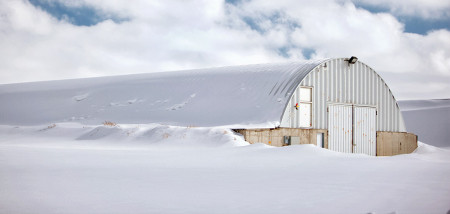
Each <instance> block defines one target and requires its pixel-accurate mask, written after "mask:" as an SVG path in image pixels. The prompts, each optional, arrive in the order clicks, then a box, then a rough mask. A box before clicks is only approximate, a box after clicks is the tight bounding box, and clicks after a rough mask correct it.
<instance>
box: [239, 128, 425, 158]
mask: <svg viewBox="0 0 450 214" xmlns="http://www.w3.org/2000/svg"><path fill="white" fill-rule="evenodd" d="M234 131H236V132H238V133H240V134H242V135H243V136H244V138H245V140H246V141H247V142H249V143H252V144H253V143H264V144H268V145H272V146H280V147H281V146H285V144H284V136H293V137H299V140H300V142H299V144H314V145H316V144H317V133H323V147H324V148H327V149H328V132H327V130H326V129H298V128H276V129H237V130H234ZM416 148H417V135H415V134H412V133H406V132H381V131H378V132H377V156H392V155H399V154H407V153H411V152H413V151H414V150H415V149H416Z"/></svg>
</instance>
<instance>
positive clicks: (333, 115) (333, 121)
mask: <svg viewBox="0 0 450 214" xmlns="http://www.w3.org/2000/svg"><path fill="white" fill-rule="evenodd" d="M376 148H377V144H376V108H375V107H368V106H357V105H338V104H335V105H329V106H328V149H330V150H333V151H338V152H346V153H363V154H368V155H376Z"/></svg>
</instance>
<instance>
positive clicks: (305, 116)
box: [298, 87, 312, 127]
mask: <svg viewBox="0 0 450 214" xmlns="http://www.w3.org/2000/svg"><path fill="white" fill-rule="evenodd" d="M298 111H299V112H298V113H299V116H300V124H299V125H300V127H312V122H311V121H312V88H310V87H301V88H300V103H299V108H298Z"/></svg>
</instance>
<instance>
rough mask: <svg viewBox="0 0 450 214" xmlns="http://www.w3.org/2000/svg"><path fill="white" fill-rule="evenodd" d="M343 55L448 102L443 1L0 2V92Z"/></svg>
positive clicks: (413, 93)
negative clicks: (38, 84) (4, 87)
mask: <svg viewBox="0 0 450 214" xmlns="http://www.w3.org/2000/svg"><path fill="white" fill-rule="evenodd" d="M352 55H354V56H357V57H358V58H359V59H360V60H361V61H363V62H365V63H367V64H368V65H370V66H371V67H372V68H374V69H375V70H376V71H377V72H378V73H379V74H380V75H381V76H382V77H383V78H384V79H385V80H386V81H387V83H388V85H389V86H390V87H391V89H392V90H393V92H394V95H395V96H396V97H397V98H398V99H424V98H425V99H427V98H450V0H396V1H391V0H377V1H375V0H373V1H372V0H353V1H351V0H315V1H312V0H277V1H268V0H225V1H224V0H198V1H195V0H183V1H182V0H178V1H175V0H165V1H148V0H135V1H134V0H133V1H123V0H108V1H104V0H1V1H0V84H4V83H15V82H28V81H41V80H54V79H68V78H80V77H94V76H106V75H119V74H130V73H146V72H159V71H170V70H181V69H191V68H204V67H217V66H227V65H240V64H254V63H269V62H283V61H296V60H304V59H317V58H325V57H349V56H352Z"/></svg>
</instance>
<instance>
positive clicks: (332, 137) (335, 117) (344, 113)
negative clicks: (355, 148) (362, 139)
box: [328, 105, 352, 153]
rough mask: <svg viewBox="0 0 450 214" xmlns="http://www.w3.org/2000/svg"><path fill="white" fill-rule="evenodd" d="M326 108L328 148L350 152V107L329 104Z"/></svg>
mask: <svg viewBox="0 0 450 214" xmlns="http://www.w3.org/2000/svg"><path fill="white" fill-rule="evenodd" d="M328 108H329V109H328V111H329V112H328V127H329V130H328V148H329V149H330V150H333V151H338V152H346V153H351V152H352V148H351V144H352V107H351V106H345V105H330V106H329V107H328Z"/></svg>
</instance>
